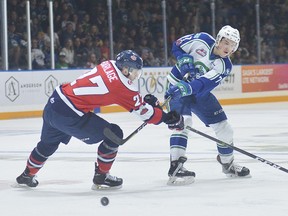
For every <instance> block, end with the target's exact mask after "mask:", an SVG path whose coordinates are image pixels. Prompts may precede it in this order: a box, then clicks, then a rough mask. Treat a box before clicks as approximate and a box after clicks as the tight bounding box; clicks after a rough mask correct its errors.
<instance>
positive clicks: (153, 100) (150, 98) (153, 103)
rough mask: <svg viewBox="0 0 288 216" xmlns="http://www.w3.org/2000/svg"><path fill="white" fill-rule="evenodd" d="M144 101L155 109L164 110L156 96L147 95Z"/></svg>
mask: <svg viewBox="0 0 288 216" xmlns="http://www.w3.org/2000/svg"><path fill="white" fill-rule="evenodd" d="M144 101H145V102H146V103H148V104H150V105H151V106H153V107H157V108H160V109H162V108H161V106H160V103H159V100H158V98H157V97H155V96H154V95H152V94H147V95H145V97H144Z"/></svg>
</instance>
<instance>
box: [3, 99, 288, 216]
mask: <svg viewBox="0 0 288 216" xmlns="http://www.w3.org/2000/svg"><path fill="white" fill-rule="evenodd" d="M224 109H225V111H226V113H227V115H228V118H229V121H230V123H231V125H232V126H233V128H234V142H235V145H236V146H237V147H239V148H241V149H243V150H246V151H248V152H250V153H252V154H255V155H257V156H260V157H262V158H264V159H267V160H269V161H271V162H274V163H276V164H278V165H280V166H282V167H285V168H286V169H287V168H288V103H267V104H255V105H237V106H225V107H224ZM101 116H103V117H104V118H106V119H108V120H110V121H113V122H115V123H118V124H119V125H120V126H121V127H122V128H123V130H124V134H125V135H124V136H125V137H126V136H128V135H129V133H131V132H132V131H133V130H134V129H135V128H137V127H138V126H139V125H141V123H142V122H141V121H140V120H139V119H137V117H136V116H133V115H132V114H130V113H114V114H102V115H101ZM41 125H42V120H41V118H31V119H18V120H2V121H0V173H1V174H0V215H1V216H51V215H54V216H66V215H67V216H76V215H77V216H78V215H79V216H80V215H81V216H82V215H83V216H92V215H93V216H95V215H98V216H104V215H109V216H110V215H113V216H115V215H119V216H122V215H123V216H142V215H143V216H148V215H149V216H150V215H151V216H154V215H155V216H156V215H158V216H168V215H191V216H194V215H195V216H206V215H207V216H213V215H214V216H255V215H257V216H270V215H271V216H272V215H273V216H274V215H275V216H284V215H285V216H286V215H287V214H288V213H287V212H288V173H286V172H283V171H281V170H278V169H275V168H274V167H271V166H269V165H267V164H264V163H261V162H259V161H257V160H255V159H253V158H250V157H248V156H246V155H243V154H240V153H238V152H235V160H236V162H238V163H239V164H241V165H245V166H247V167H248V168H249V169H250V170H251V174H252V178H249V179H229V178H226V176H225V175H224V174H223V173H222V172H221V167H220V165H219V164H218V163H217V162H216V160H215V157H216V154H217V152H216V145H215V144H214V142H213V141H210V140H208V139H207V138H204V137H201V136H199V135H197V134H193V133H192V132H191V134H190V139H189V144H188V145H189V146H188V149H187V156H188V158H189V159H188V161H187V162H186V164H185V165H186V168H188V169H191V170H193V171H195V172H196V175H197V176H196V180H195V183H194V184H192V185H189V186H176V187H175V186H174V187H173V186H167V185H166V182H167V179H168V178H167V171H168V168H169V134H170V131H169V130H168V129H167V128H166V126H165V125H164V124H162V125H160V126H154V125H148V126H146V127H145V128H144V129H143V130H141V131H140V132H139V133H138V134H137V135H136V136H134V137H133V138H132V139H131V140H130V141H129V142H127V143H126V144H125V145H124V146H122V147H121V148H120V149H119V154H118V157H117V159H116V161H115V163H114V165H113V168H112V170H111V174H112V175H116V176H119V177H122V178H123V179H124V184H123V188H122V189H120V190H117V191H92V190H91V189H90V188H91V185H92V178H93V174H94V161H95V158H96V150H97V147H98V145H91V146H88V145H85V144H84V143H82V142H81V141H79V140H76V139H72V140H71V142H70V143H69V144H68V145H67V146H65V145H61V146H60V147H59V149H58V151H57V152H56V153H55V154H54V155H53V156H52V157H50V158H49V160H48V161H47V162H46V164H45V166H44V167H43V169H42V170H40V172H39V173H38V174H37V175H38V180H39V182H40V184H39V186H38V187H37V188H34V189H23V188H12V187H11V185H12V184H14V182H15V178H16V177H17V176H18V175H19V174H20V173H21V172H22V171H23V170H24V168H25V165H26V160H27V157H28V156H29V154H30V151H31V150H32V149H33V148H34V146H35V145H36V144H37V142H38V139H39V136H40V130H41ZM193 127H195V128H196V129H198V130H201V131H203V132H205V133H207V134H209V135H211V136H214V134H213V132H212V130H211V129H210V128H206V127H205V126H204V125H203V124H202V123H201V122H200V121H199V120H198V119H197V118H196V117H194V125H193ZM103 196H107V197H108V198H109V200H110V204H109V205H108V206H106V207H104V206H102V205H101V204H100V199H101V197H103Z"/></svg>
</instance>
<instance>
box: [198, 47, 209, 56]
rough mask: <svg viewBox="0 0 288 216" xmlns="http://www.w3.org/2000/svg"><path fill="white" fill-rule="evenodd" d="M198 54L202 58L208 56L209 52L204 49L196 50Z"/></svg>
mask: <svg viewBox="0 0 288 216" xmlns="http://www.w3.org/2000/svg"><path fill="white" fill-rule="evenodd" d="M196 53H197V54H198V55H200V56H202V57H204V56H206V55H207V51H206V50H204V49H203V48H202V49H196Z"/></svg>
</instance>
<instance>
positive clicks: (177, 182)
mask: <svg viewBox="0 0 288 216" xmlns="http://www.w3.org/2000/svg"><path fill="white" fill-rule="evenodd" d="M194 181H195V177H194V176H189V177H183V178H178V177H170V178H169V180H168V182H167V185H169V186H181V185H189V184H192V183H194Z"/></svg>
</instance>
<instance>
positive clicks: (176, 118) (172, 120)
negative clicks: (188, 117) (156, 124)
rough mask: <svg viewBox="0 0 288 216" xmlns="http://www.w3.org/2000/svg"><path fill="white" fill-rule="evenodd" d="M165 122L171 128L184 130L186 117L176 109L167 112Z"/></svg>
mask: <svg viewBox="0 0 288 216" xmlns="http://www.w3.org/2000/svg"><path fill="white" fill-rule="evenodd" d="M164 122H165V123H166V124H167V125H168V128H169V129H170V130H183V129H184V118H183V116H182V115H180V114H178V113H177V112H176V111H170V112H168V113H167V114H166V119H165V120H164Z"/></svg>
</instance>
